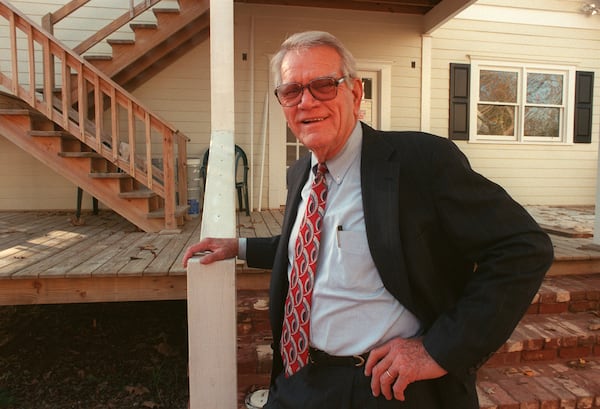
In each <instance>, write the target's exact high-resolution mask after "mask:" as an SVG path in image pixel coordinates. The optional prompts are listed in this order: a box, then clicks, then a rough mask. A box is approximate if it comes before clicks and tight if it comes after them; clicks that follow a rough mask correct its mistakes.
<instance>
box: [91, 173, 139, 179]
mask: <svg viewBox="0 0 600 409" xmlns="http://www.w3.org/2000/svg"><path fill="white" fill-rule="evenodd" d="M90 177H91V178H94V179H127V178H131V176H130V175H129V174H127V173H123V172H92V173H90Z"/></svg>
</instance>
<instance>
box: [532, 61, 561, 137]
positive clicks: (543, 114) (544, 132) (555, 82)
mask: <svg viewBox="0 0 600 409" xmlns="http://www.w3.org/2000/svg"><path fill="white" fill-rule="evenodd" d="M562 103H563V76H562V75H559V74H543V73H531V72H530V73H528V74H527V106H526V107H525V129H524V134H525V136H548V137H553V138H558V137H559V136H560V113H561V109H560V105H562ZM553 105H554V107H552V106H553Z"/></svg>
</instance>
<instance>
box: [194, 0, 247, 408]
mask: <svg viewBox="0 0 600 409" xmlns="http://www.w3.org/2000/svg"><path fill="white" fill-rule="evenodd" d="M233 61H234V60H233V0H211V2H210V64H211V74H210V78H211V130H212V131H211V141H210V156H209V162H208V172H207V182H206V190H205V193H204V207H203V213H202V229H201V233H200V235H201V237H208V236H211V237H235V235H236V229H235V182H234V180H235V179H234V174H233V168H234V122H235V118H234V92H233V80H234V78H233ZM187 285H188V296H187V301H188V334H189V335H188V336H189V381H190V408H191V409H205V408H219V409H235V408H237V366H236V360H237V355H236V354H237V347H236V322H235V317H236V310H235V261H234V260H232V259H231V260H225V261H221V262H217V263H214V264H212V265H207V266H205V265H202V264H200V263H199V262H198V260H192V261H190V264H189V265H188V271H187Z"/></svg>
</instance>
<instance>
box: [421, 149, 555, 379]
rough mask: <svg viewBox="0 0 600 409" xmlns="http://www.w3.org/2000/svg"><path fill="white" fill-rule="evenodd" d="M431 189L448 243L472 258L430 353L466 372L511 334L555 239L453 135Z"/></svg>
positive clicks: (438, 323) (433, 159) (441, 152)
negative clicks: (476, 166) (473, 163)
mask: <svg viewBox="0 0 600 409" xmlns="http://www.w3.org/2000/svg"><path fill="white" fill-rule="evenodd" d="M428 155H431V156H430V157H429V159H430V161H429V169H430V170H431V174H430V175H429V177H430V186H431V187H430V194H431V200H432V202H433V203H434V206H435V209H436V213H437V215H438V216H437V219H438V223H440V229H441V231H442V232H443V235H444V237H446V239H447V240H448V245H452V246H453V248H454V249H456V250H457V251H458V252H459V253H460V254H461V255H462V257H464V258H465V259H466V260H468V261H469V262H471V263H472V265H473V266H474V269H473V270H472V271H471V272H470V273H469V274H468V276H467V277H466V278H461V279H463V280H464V285H463V286H462V288H461V294H460V295H459V296H458V297H457V299H456V302H454V303H453V305H450V306H448V308H446V310H445V311H442V312H441V314H439V315H438V316H437V318H436V319H435V320H434V321H433V322H432V324H431V326H430V327H429V329H428V330H427V332H426V334H425V336H424V345H425V348H426V349H427V351H428V352H429V354H430V355H431V356H432V357H433V358H434V359H435V360H436V361H437V362H438V363H439V364H440V365H441V366H442V367H443V368H444V369H446V370H447V371H448V372H450V373H453V374H454V375H456V376H459V377H461V378H464V377H466V376H468V375H473V374H474V373H475V372H476V370H477V369H478V368H479V367H480V366H481V365H483V363H485V361H487V359H489V357H490V356H491V355H492V354H493V353H494V352H495V351H496V350H497V349H498V348H499V347H500V346H501V345H502V344H503V343H504V342H505V341H506V339H508V337H509V336H510V335H511V333H512V331H513V330H514V328H515V327H516V325H517V324H518V322H519V320H520V319H521V318H522V316H523V314H524V313H525V312H526V310H527V308H528V307H529V305H530V303H531V300H532V298H533V297H534V295H535V294H536V292H537V290H538V289H539V286H540V285H541V282H542V280H543V277H544V275H545V273H546V271H547V270H548V268H549V267H550V265H551V263H552V261H553V248H552V243H551V241H550V239H549V237H548V235H547V234H546V233H544V232H543V231H542V229H541V228H540V227H539V226H538V224H537V223H536V222H535V221H534V220H533V218H532V217H531V216H530V215H529V214H528V213H527V211H526V210H525V209H524V208H523V207H522V206H520V205H519V204H517V203H516V202H515V201H514V200H513V199H512V198H511V197H510V196H509V195H508V193H506V191H504V189H502V188H501V187H500V186H498V185H497V184H495V183H493V182H491V181H490V180H488V179H486V178H484V177H483V176H481V175H479V174H478V173H476V172H474V171H473V170H472V169H471V167H470V165H469V163H468V161H467V159H466V157H465V156H464V155H463V154H462V153H461V152H460V151H459V149H458V148H457V147H456V146H455V145H454V144H453V143H452V142H449V141H446V140H444V142H440V143H437V144H435V147H434V148H433V149H431V151H430V152H428Z"/></svg>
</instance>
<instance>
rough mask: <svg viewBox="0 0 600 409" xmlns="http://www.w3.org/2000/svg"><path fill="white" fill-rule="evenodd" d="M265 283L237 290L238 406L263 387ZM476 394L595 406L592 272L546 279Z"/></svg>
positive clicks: (487, 406)
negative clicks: (249, 393) (258, 287)
mask: <svg viewBox="0 0 600 409" xmlns="http://www.w3.org/2000/svg"><path fill="white" fill-rule="evenodd" d="M245 274H256V273H253V272H249V273H245ZM267 285H268V284H267V282H266V279H265V283H264V286H263V289H257V288H254V289H240V290H239V291H238V309H237V311H238V317H237V321H238V392H239V395H238V401H239V402H240V405H239V408H240V409H241V408H244V407H245V405H244V404H243V402H244V399H245V397H246V395H247V394H248V392H251V391H253V390H256V389H260V388H266V387H268V384H269V376H270V369H271V361H272V351H271V347H270V345H271V342H272V339H271V332H270V326H269V317H268V310H267V306H268V291H267V289H266V288H267ZM477 392H478V395H479V402H480V408H481V409H598V408H600V273H598V274H580V275H565V276H548V277H546V279H545V280H544V283H543V284H542V287H541V288H540V290H539V292H538V294H537V295H536V297H535V298H534V300H533V301H532V304H531V308H530V309H529V312H528V314H527V315H526V316H525V317H524V318H523V319H522V320H521V322H520V323H519V325H518V327H517V328H516V329H515V331H514V332H513V334H512V336H511V337H510V339H509V340H507V341H506V343H505V344H504V345H503V346H502V347H501V348H500V349H499V350H498V351H497V352H496V353H495V354H494V355H493V356H492V357H491V359H490V360H489V361H488V362H487V363H486V364H485V365H484V366H483V367H482V368H481V369H480V370H479V372H478V381H477ZM457 409H458V408H457Z"/></svg>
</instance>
